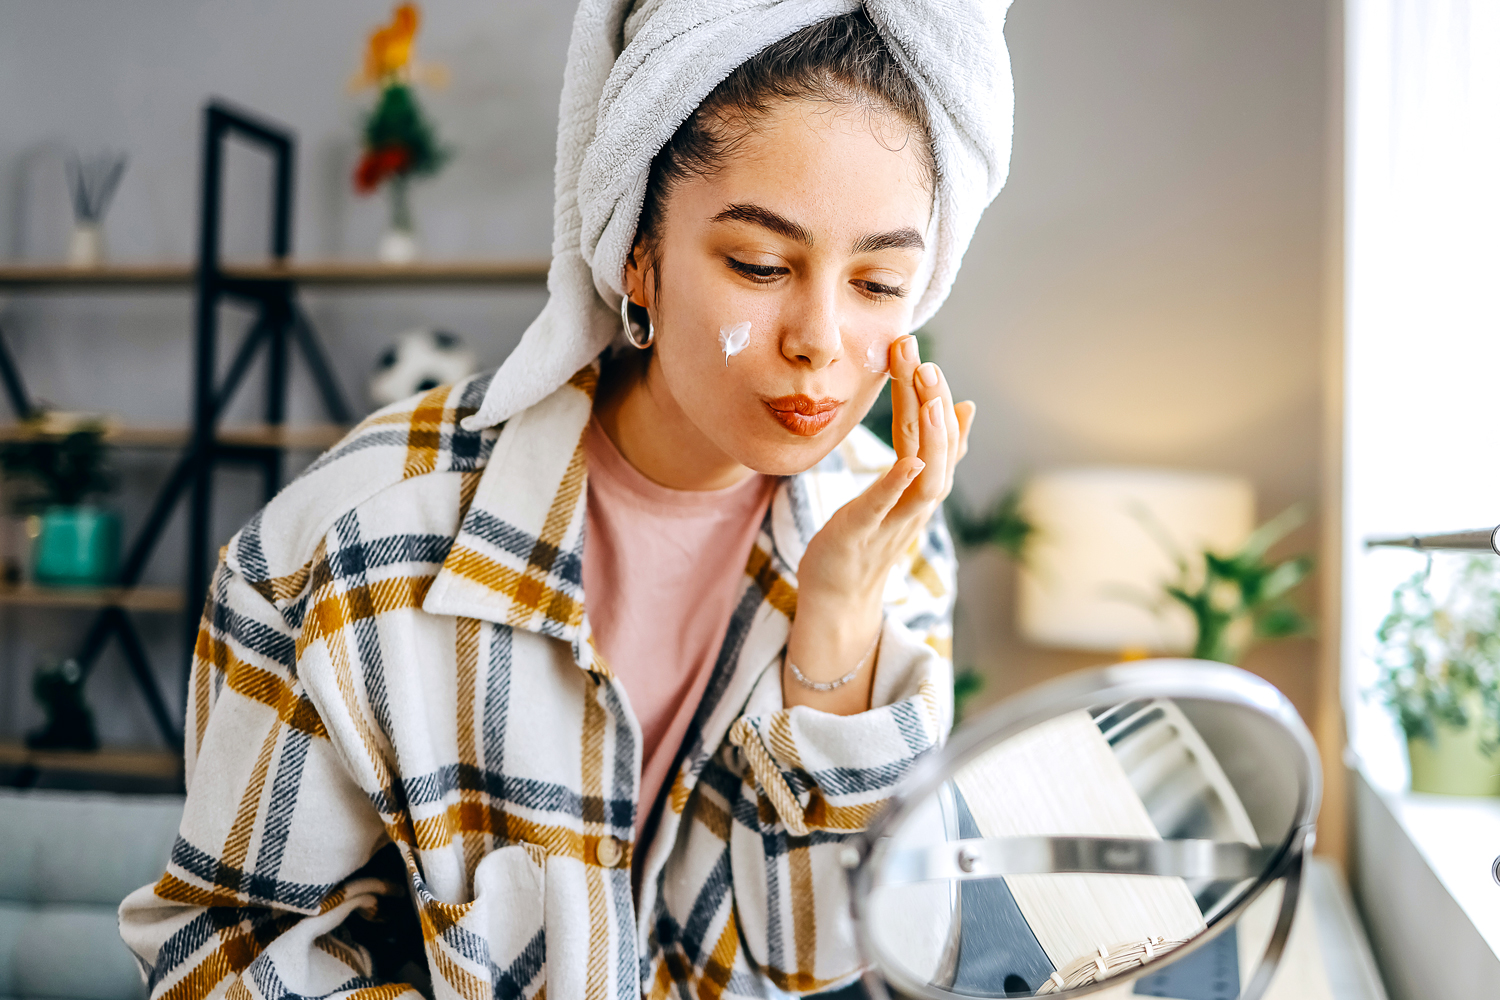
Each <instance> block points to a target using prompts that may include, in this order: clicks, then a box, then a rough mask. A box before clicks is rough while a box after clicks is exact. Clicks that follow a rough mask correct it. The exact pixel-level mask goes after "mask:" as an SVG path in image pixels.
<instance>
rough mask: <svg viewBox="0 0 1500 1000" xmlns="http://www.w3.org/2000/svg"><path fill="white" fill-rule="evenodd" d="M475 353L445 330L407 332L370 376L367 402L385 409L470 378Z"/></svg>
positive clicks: (456, 336)
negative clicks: (416, 395) (409, 398)
mask: <svg viewBox="0 0 1500 1000" xmlns="http://www.w3.org/2000/svg"><path fill="white" fill-rule="evenodd" d="M477 367H478V364H477V362H476V361H475V359H474V352H473V351H470V350H469V349H468V348H467V347H465V346H464V342H463V341H462V340H460V339H459V337H458V335H457V334H453V333H448V332H447V331H445V330H428V329H417V330H408V331H406V332H405V333H403V334H401V335H400V336H399V337H397V338H396V342H395V343H394V344H392V345H391V346H390V347H388V348H386V349H385V352H384V353H383V354H381V355H380V360H379V361H377V362H375V374H374V375H372V376H370V387H369V388H370V401H371V402H373V403H374V404H375V405H376V406H385V405H387V404H389V403H395V402H398V401H400V400H403V399H405V398H406V397H407V396H413V395H415V394H417V393H419V392H426V391H427V390H428V389H436V388H437V387H438V386H440V385H449V384H451V383H453V382H457V381H458V380H459V379H461V378H463V377H464V376H465V375H472V374H473V373H474V371H475V369H476V368H477Z"/></svg>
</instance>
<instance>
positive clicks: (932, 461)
mask: <svg viewBox="0 0 1500 1000" xmlns="http://www.w3.org/2000/svg"><path fill="white" fill-rule="evenodd" d="M920 428H921V443H920V445H919V447H918V449H917V457H918V458H920V459H921V460H922V462H923V468H922V471H921V473H920V474H919V475H918V476H917V478H916V479H914V480H913V481H912V484H911V485H910V486H908V487H907V488H906V492H905V493H903V494H902V495H901V501H900V502H899V503H898V504H896V507H895V509H894V510H892V512H891V517H889V518H887V519H886V520H887V522H888V523H889V522H895V521H902V520H910V519H911V518H914V517H917V516H918V515H919V514H920V515H922V516H923V517H925V516H926V514H927V513H929V511H928V508H930V507H931V505H932V504H934V503H936V502H937V501H938V500H940V499H942V496H943V490H944V489H945V488H946V484H947V481H948V421H947V419H946V416H945V415H944V413H943V401H942V400H941V399H933V400H931V401H929V402H928V403H927V404H926V405H925V406H923V407H922V410H921V421H920Z"/></svg>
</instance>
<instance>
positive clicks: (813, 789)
mask: <svg viewBox="0 0 1500 1000" xmlns="http://www.w3.org/2000/svg"><path fill="white" fill-rule="evenodd" d="M875 669H876V677H875V684H874V689H873V691H872V697H871V702H872V705H871V707H870V708H869V709H868V710H867V711H864V712H860V713H858V714H856V715H832V714H830V713H828V712H820V711H818V710H817V709H813V708H808V707H807V706H805V705H799V706H796V707H794V708H783V707H782V700H781V676H780V671H776V670H768V671H766V673H765V675H764V676H763V677H762V678H761V680H760V682H759V683H758V684H757V685H756V688H755V690H754V692H753V693H752V694H751V696H750V701H749V703H748V705H747V706H746V712H745V714H744V715H743V716H741V717H740V718H739V719H738V720H737V721H736V722H735V724H734V726H733V728H732V729H731V730H730V732H729V740H730V742H731V743H733V744H734V745H735V746H737V747H739V748H740V749H741V751H742V752H743V753H744V755H745V763H746V764H747V765H748V767H749V769H750V773H751V774H752V775H753V776H754V778H755V783H756V785H757V786H759V788H760V790H761V792H762V793H763V794H764V795H765V797H766V798H767V799H768V800H769V801H770V803H771V805H772V807H773V808H775V810H776V814H777V816H778V817H779V819H780V820H781V822H782V823H784V824H785V825H786V829H787V832H788V833H790V834H792V835H793V836H796V837H805V836H807V835H808V834H809V833H811V832H813V831H815V830H820V831H825V832H837V833H853V832H857V831H859V830H863V829H864V828H865V826H866V825H867V824H868V822H869V820H870V819H871V818H872V817H873V816H874V815H875V813H876V812H878V811H879V810H880V809H881V808H882V807H883V806H884V805H885V802H886V800H887V799H888V798H889V797H890V794H891V792H892V791H893V790H894V788H895V786H896V785H897V784H898V783H899V782H900V781H901V779H902V778H903V777H905V775H906V772H907V771H908V770H909V769H910V767H911V765H912V764H914V763H915V762H916V760H917V758H919V757H921V756H922V755H923V754H925V753H927V752H928V751H929V750H931V749H933V748H934V747H936V746H938V745H940V744H941V743H942V741H943V740H944V739H945V738H946V736H947V732H948V729H949V727H950V725H951V719H952V716H953V673H952V667H951V666H950V665H949V663H948V661H947V659H946V658H944V657H943V656H941V655H940V654H939V653H938V652H937V651H936V650H935V649H933V648H932V647H931V646H930V645H928V644H927V643H926V642H925V641H923V637H922V636H921V635H919V634H917V633H916V632H914V631H913V630H912V629H910V628H909V627H907V626H906V625H904V624H902V623H901V622H900V621H897V620H894V619H892V618H887V619H886V622H885V625H884V627H883V630H882V632H881V637H880V655H879V657H878V658H877V660H876V665H875Z"/></svg>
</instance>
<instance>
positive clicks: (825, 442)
mask: <svg viewBox="0 0 1500 1000" xmlns="http://www.w3.org/2000/svg"><path fill="white" fill-rule="evenodd" d="M917 147H918V140H917V139H916V138H915V136H912V137H911V138H910V139H909V138H908V134H907V129H906V128H905V127H904V126H903V125H899V124H896V123H893V122H891V121H888V120H886V116H883V115H879V114H874V113H868V112H867V111H866V110H864V109H861V108H847V107H840V106H835V105H831V104H827V103H822V102H812V101H801V100H796V101H786V102H783V103H782V104H781V105H780V106H779V107H777V108H776V109H774V110H773V111H772V112H771V113H770V114H769V115H768V117H767V118H766V119H764V120H762V121H760V122H759V123H757V127H756V129H755V130H754V131H753V132H752V133H751V134H750V135H749V136H748V137H747V138H746V139H745V141H743V142H742V143H740V144H739V145H737V146H736V147H735V148H734V151H733V152H732V153H731V154H730V155H729V156H728V157H726V159H725V162H724V163H723V164H722V165H721V168H720V169H719V170H717V171H715V172H714V173H713V174H711V175H710V176H708V177H693V178H689V179H687V180H684V181H681V182H679V183H677V184H676V185H675V186H674V187H673V188H672V190H671V193H670V195H669V197H668V200H667V203H666V206H665V213H664V219H663V221H662V223H661V225H660V227H659V228H660V229H661V232H660V233H659V234H658V237H657V243H656V246H655V248H654V249H655V253H654V255H652V256H653V257H654V260H655V262H656V263H657V265H658V266H659V267H660V274H659V275H656V274H653V273H652V271H651V270H650V266H651V265H650V263H649V261H648V257H647V255H645V254H643V253H642V252H640V251H639V250H638V251H637V253H636V254H634V255H633V259H632V261H631V263H630V265H629V266H627V269H626V285H627V289H628V291H629V294H630V295H631V298H632V299H633V300H634V301H635V302H636V303H638V304H639V303H644V304H645V305H646V306H647V308H648V310H649V312H650V315H651V322H652V325H653V327H654V329H655V331H656V341H655V348H654V351H655V355H654V357H653V358H652V360H651V371H650V373H649V374H648V379H649V380H650V381H651V382H652V384H653V386H655V387H658V388H660V387H665V389H666V390H667V391H668V393H669V395H670V397H671V401H672V402H673V403H674V404H675V406H674V407H673V409H674V410H675V411H676V412H675V413H674V416H673V419H681V420H686V421H689V422H691V423H692V424H693V425H694V426H695V427H696V429H697V430H698V431H699V432H700V433H701V434H702V435H703V436H704V437H705V438H706V439H707V440H708V441H709V442H710V443H712V444H713V445H715V446H716V447H717V448H718V449H719V450H720V451H722V452H724V453H725V455H727V456H728V457H730V458H732V459H734V460H735V461H736V462H738V463H739V464H741V465H744V466H748V467H749V468H751V469H754V470H755V471H757V472H761V473H766V474H770V475H791V474H794V473H797V472H801V471H802V470H804V469H807V468H810V467H811V466H813V465H815V464H817V462H818V461H819V460H821V459H822V458H823V457H824V456H825V455H827V454H828V452H829V451H831V450H832V449H833V447H834V446H835V445H836V444H838V442H840V441H841V440H843V438H844V436H845V435H847V434H848V433H849V431H850V430H851V429H852V428H853V427H854V425H855V424H856V423H858V422H859V420H860V418H862V417H863V416H864V414H865V412H866V411H867V410H868V409H869V407H870V405H871V404H872V403H873V402H874V401H875V398H876V396H877V395H878V394H879V392H880V389H881V387H882V386H883V385H884V382H885V374H884V373H885V371H886V369H887V368H888V365H889V362H888V354H889V349H890V345H891V343H892V341H894V340H895V339H896V338H897V337H900V336H901V335H902V334H905V333H907V332H908V331H909V329H910V326H911V316H912V308H913V306H914V299H915V297H916V293H917V290H916V289H915V288H914V287H913V284H914V281H915V279H916V276H917V272H918V270H919V267H920V265H921V263H922V258H923V254H924V252H925V248H924V246H923V239H922V234H923V233H925V232H926V229H927V222H928V218H929V215H930V212H931V202H932V196H931V193H930V190H929V187H928V182H927V179H926V172H925V171H924V169H923V161H922V157H921V151H920V150H919V149H918V148H917ZM658 278H659V281H658ZM745 323H748V324H749V331H748V340H745V339H744V335H743V326H742V324H745ZM736 328H739V329H738V330H737V329H736ZM736 334H738V336H736ZM726 339H727V340H728V341H729V343H728V347H729V350H730V351H731V352H732V351H733V350H734V348H735V347H737V346H739V343H740V342H743V347H742V348H740V349H739V351H738V353H729V354H727V355H726V347H725V340H726Z"/></svg>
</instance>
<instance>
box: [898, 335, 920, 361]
mask: <svg viewBox="0 0 1500 1000" xmlns="http://www.w3.org/2000/svg"><path fill="white" fill-rule="evenodd" d="M901 356H902V357H903V358H905V359H906V360H907V361H915V360H917V338H916V337H911V336H908V337H907V338H906V339H905V340H903V341H902V342H901Z"/></svg>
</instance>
